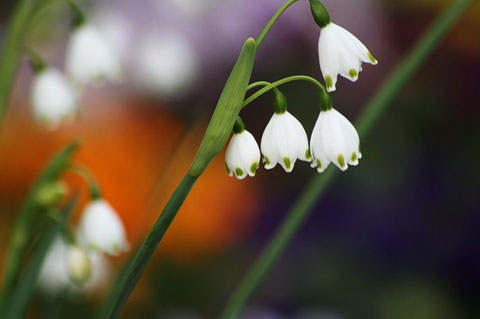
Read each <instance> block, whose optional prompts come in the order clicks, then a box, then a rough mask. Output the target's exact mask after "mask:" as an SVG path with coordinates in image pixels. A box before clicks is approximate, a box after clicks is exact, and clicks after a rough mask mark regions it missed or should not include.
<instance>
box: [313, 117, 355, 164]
mask: <svg viewBox="0 0 480 319" xmlns="http://www.w3.org/2000/svg"><path fill="white" fill-rule="evenodd" d="M310 150H311V152H312V157H313V162H312V167H317V170H318V172H319V173H322V172H323V171H325V169H326V168H327V167H328V165H329V164H330V162H332V163H334V164H335V165H337V166H338V168H340V169H341V170H342V171H345V170H346V169H347V168H348V166H347V164H350V165H354V166H356V165H357V164H358V160H359V159H360V158H362V153H361V152H360V138H359V137H358V133H357V130H356V129H355V127H353V125H352V123H350V122H349V121H348V120H347V119H346V118H345V117H344V116H343V115H342V114H340V113H339V112H338V111H337V110H335V109H334V108H331V109H330V110H328V111H321V112H320V115H319V116H318V119H317V122H316V124H315V127H314V128H313V132H312V137H311V140H310Z"/></svg>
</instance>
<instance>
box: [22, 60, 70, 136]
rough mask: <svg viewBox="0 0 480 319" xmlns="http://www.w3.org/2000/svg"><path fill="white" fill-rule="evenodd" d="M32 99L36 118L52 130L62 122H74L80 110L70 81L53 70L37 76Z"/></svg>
mask: <svg viewBox="0 0 480 319" xmlns="http://www.w3.org/2000/svg"><path fill="white" fill-rule="evenodd" d="M31 98H32V107H33V113H34V115H35V118H36V119H37V120H38V121H39V122H40V123H42V124H43V125H45V126H46V127H48V128H50V129H55V128H56V127H57V126H58V125H59V124H60V123H61V122H68V121H72V120H73V119H74V118H75V115H76V113H77V110H78V101H77V97H76V95H75V93H74V90H73V89H72V87H71V86H70V83H69V81H68V80H67V79H66V78H65V76H64V75H63V74H62V73H60V72H59V71H58V70H56V69H53V68H46V69H44V70H42V71H39V72H38V73H36V74H35V78H34V80H33V84H32V97H31Z"/></svg>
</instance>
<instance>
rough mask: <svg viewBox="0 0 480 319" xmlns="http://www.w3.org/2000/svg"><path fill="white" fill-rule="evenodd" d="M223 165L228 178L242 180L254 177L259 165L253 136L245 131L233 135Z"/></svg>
mask: <svg viewBox="0 0 480 319" xmlns="http://www.w3.org/2000/svg"><path fill="white" fill-rule="evenodd" d="M225 163H226V166H227V172H228V175H229V176H233V175H235V177H237V178H238V179H244V178H245V177H246V176H247V175H249V176H252V177H253V176H255V172H256V171H257V169H258V165H259V163H260V149H259V148H258V144H257V142H256V141H255V138H254V137H253V135H252V134H251V133H250V132H248V131H246V130H245V129H244V130H243V131H241V132H239V133H234V134H233V136H232V139H231V140H230V144H228V148H227V153H226V154H225Z"/></svg>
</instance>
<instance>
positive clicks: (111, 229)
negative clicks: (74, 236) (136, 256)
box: [78, 199, 128, 255]
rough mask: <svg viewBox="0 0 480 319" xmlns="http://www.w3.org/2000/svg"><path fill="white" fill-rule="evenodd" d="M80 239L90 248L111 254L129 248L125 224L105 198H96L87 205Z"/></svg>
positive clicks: (80, 230)
mask: <svg viewBox="0 0 480 319" xmlns="http://www.w3.org/2000/svg"><path fill="white" fill-rule="evenodd" d="M78 240H79V242H80V243H82V244H84V245H85V246H86V248H88V249H92V250H93V251H101V252H104V253H107V254H109V255H118V254H119V253H121V252H125V251H127V250H128V243H127V239H126V235H125V228H124V225H123V223H122V221H121V220H120V217H119V216H118V214H117V213H116V212H115V210H114V209H113V208H112V206H110V204H109V203H107V202H106V201H105V200H103V199H98V200H94V201H92V202H90V203H89V204H88V205H87V207H85V210H84V211H83V215H82V218H81V221H80V228H79V234H78Z"/></svg>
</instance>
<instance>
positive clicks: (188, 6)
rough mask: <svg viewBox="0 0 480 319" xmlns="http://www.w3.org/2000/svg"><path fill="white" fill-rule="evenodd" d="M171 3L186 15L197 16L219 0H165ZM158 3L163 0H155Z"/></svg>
mask: <svg viewBox="0 0 480 319" xmlns="http://www.w3.org/2000/svg"><path fill="white" fill-rule="evenodd" d="M167 1H168V2H170V3H171V4H173V5H174V6H175V7H176V8H177V9H178V10H180V11H181V12H182V13H183V14H185V15H188V16H198V15H201V14H203V13H205V12H208V11H209V10H210V9H211V7H212V5H213V4H215V3H216V2H219V0H167ZM156 2H157V3H158V4H159V5H160V4H161V3H162V2H165V0H156Z"/></svg>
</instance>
